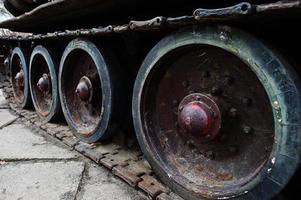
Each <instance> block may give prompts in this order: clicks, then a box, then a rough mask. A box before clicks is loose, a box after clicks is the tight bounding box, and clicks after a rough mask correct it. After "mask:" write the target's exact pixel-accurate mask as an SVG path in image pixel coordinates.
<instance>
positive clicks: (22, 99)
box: [10, 48, 28, 107]
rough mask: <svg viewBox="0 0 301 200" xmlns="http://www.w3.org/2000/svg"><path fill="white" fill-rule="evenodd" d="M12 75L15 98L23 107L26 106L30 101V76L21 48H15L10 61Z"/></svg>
mask: <svg viewBox="0 0 301 200" xmlns="http://www.w3.org/2000/svg"><path fill="white" fill-rule="evenodd" d="M10 75H11V83H12V88H13V93H14V98H15V99H16V102H17V103H18V104H19V105H20V106H21V107H24V106H25V105H26V104H27V101H28V100H27V98H28V94H27V92H28V83H27V81H28V76H27V66H26V62H25V57H24V54H23V53H22V51H21V49H19V48H15V49H14V50H13V53H12V56H11V61H10Z"/></svg>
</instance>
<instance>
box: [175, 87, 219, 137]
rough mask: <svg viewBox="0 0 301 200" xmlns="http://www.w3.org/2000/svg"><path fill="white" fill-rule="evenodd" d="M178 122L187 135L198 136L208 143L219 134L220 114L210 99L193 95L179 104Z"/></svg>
mask: <svg viewBox="0 0 301 200" xmlns="http://www.w3.org/2000/svg"><path fill="white" fill-rule="evenodd" d="M178 122H179V124H180V126H181V128H182V129H184V130H185V131H186V132H187V133H189V134H198V135H199V136H200V137H201V139H202V140H203V141H209V140H212V139H214V138H215V137H216V136H217V135H218V133H219V130H220V127H221V114H220V110H219V108H218V106H217V104H216V103H215V102H214V100H213V99H212V98H211V97H209V96H207V95H203V94H200V93H194V94H190V95H188V96H186V97H185V98H184V99H183V100H182V102H181V103H180V105H179V115H178Z"/></svg>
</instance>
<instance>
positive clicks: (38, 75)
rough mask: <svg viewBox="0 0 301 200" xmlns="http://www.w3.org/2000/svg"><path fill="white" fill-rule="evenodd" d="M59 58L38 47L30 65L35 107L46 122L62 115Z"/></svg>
mask: <svg viewBox="0 0 301 200" xmlns="http://www.w3.org/2000/svg"><path fill="white" fill-rule="evenodd" d="M58 68H59V61H57V57H56V56H55V55H53V54H50V52H49V51H48V50H47V49H46V48H44V47H43V46H40V45H39V46H36V47H35V48H34V50H33V52H32V54H31V58H30V65H29V85H30V93H31V98H32V101H33V105H34V107H35V109H36V112H37V113H38V115H39V116H40V117H41V118H42V119H43V120H44V121H45V122H48V121H51V120H54V119H58V118H59V117H60V115H61V112H60V107H61V105H60V101H59V96H58V82H57V74H58Z"/></svg>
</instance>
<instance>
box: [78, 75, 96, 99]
mask: <svg viewBox="0 0 301 200" xmlns="http://www.w3.org/2000/svg"><path fill="white" fill-rule="evenodd" d="M92 91H93V87H92V83H91V81H90V79H89V78H88V77H86V76H83V77H82V78H81V79H80V80H79V82H78V85H77V87H76V90H75V93H76V94H77V96H78V97H79V98H80V99H81V100H82V101H90V100H91V99H92V93H93V92H92Z"/></svg>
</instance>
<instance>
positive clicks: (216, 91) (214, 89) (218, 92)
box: [211, 86, 223, 96]
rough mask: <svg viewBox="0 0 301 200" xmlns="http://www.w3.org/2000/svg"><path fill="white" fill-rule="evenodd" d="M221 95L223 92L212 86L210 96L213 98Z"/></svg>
mask: <svg viewBox="0 0 301 200" xmlns="http://www.w3.org/2000/svg"><path fill="white" fill-rule="evenodd" d="M222 93H223V90H222V89H221V88H220V87H218V86H213V87H212V89H211V94H212V95H214V96H218V95H221V94H222Z"/></svg>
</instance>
